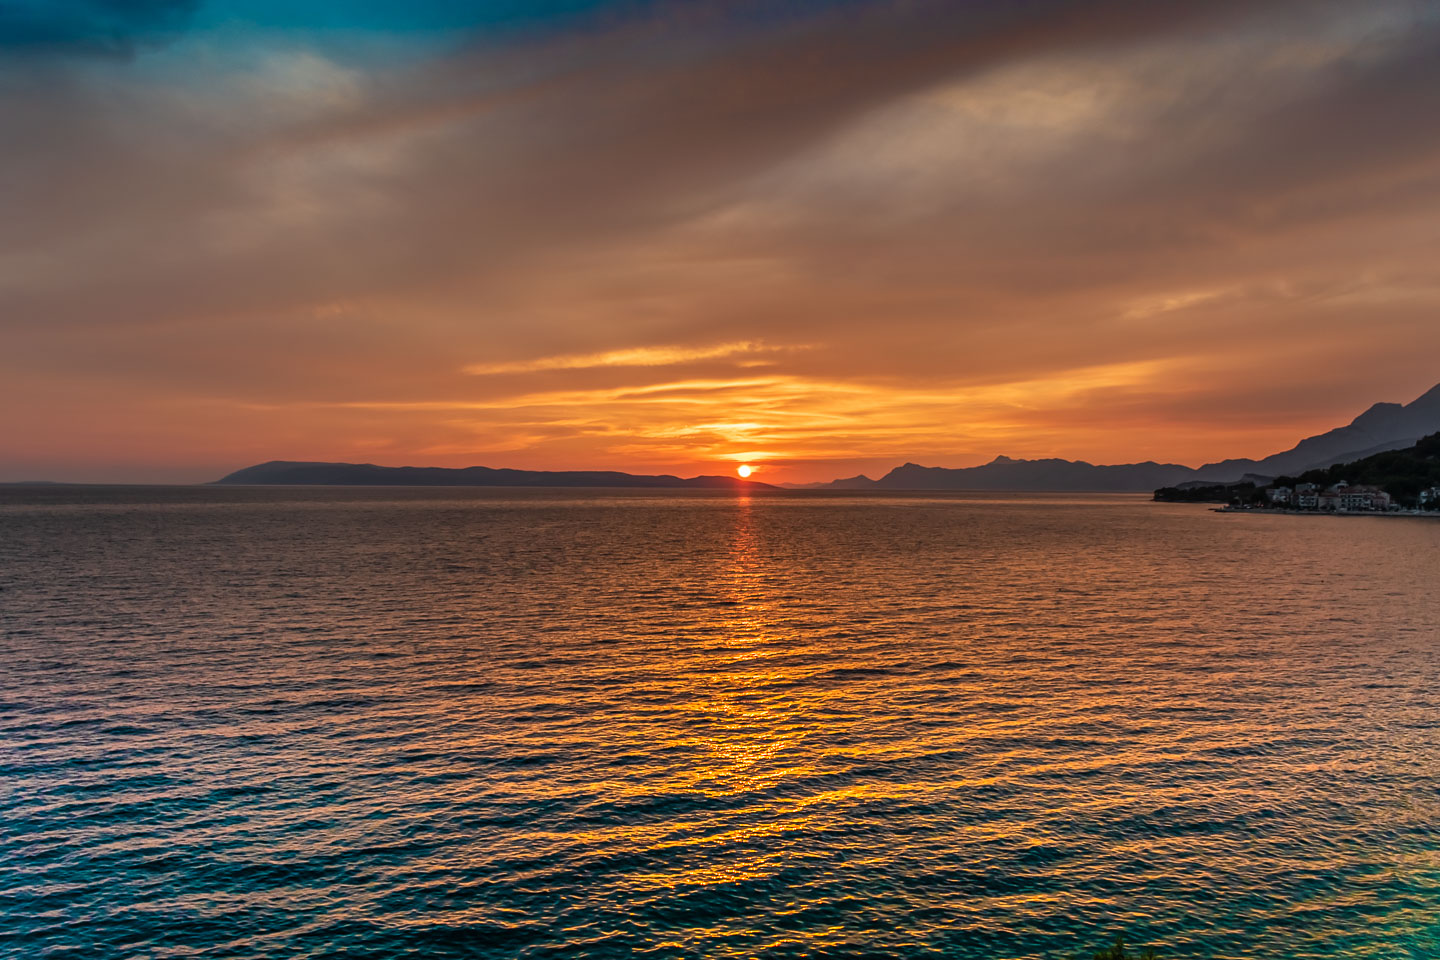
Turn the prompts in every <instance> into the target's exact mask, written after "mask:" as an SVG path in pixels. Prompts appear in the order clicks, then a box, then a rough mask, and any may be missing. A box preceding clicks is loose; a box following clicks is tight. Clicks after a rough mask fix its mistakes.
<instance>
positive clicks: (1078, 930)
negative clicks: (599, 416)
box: [0, 488, 1440, 960]
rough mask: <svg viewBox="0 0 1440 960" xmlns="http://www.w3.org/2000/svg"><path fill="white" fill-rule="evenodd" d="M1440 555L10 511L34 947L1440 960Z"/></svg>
mask: <svg viewBox="0 0 1440 960" xmlns="http://www.w3.org/2000/svg"><path fill="white" fill-rule="evenodd" d="M1437 581H1440V523H1437V522H1429V521H1425V520H1401V519H1384V518H1382V519H1373V518H1372V519H1362V518H1322V517H1313V518H1312V517H1284V516H1221V515H1217V514H1214V513H1211V512H1209V511H1207V510H1206V509H1204V508H1203V507H1195V506H1183V505H1161V504H1153V503H1149V502H1146V501H1144V500H1142V499H1140V498H1131V497H1089V498H1086V497H1068V498H1022V497H988V498H987V497H953V498H935V497H904V498H878V497H868V496H867V497H833V496H787V497H756V498H753V499H734V498H732V497H729V496H723V495H721V496H706V495H690V494H664V495H654V494H624V493H608V494H591V493H588V492H573V491H571V492H562V491H519V492H504V491H484V490H430V491H406V490H283V489H282V490H244V489H103V488H94V489H79V488H63V489H59V488H57V489H50V490H38V491H36V490H28V491H22V490H14V489H12V490H8V491H3V492H0V953H3V955H5V956H7V957H8V956H13V957H72V956H73V957H77V958H87V960H88V958H102V960H103V958H118V957H234V958H347V960H348V958H372V957H373V958H386V960H390V958H403V957H417V958H420V957H423V958H449V957H486V958H489V957H496V958H500V957H505V958H509V957H524V958H538V957H567V958H569V957H581V958H584V957H596V958H600V957H605V958H609V957H631V956H641V957H653V958H668V957H718V958H727V957H736V958H740V957H777V958H778V957H861V956H889V957H928V956H943V957H959V958H967V957H974V958H981V957H984V958H992V957H1032V956H1038V957H1057V958H1058V957H1073V956H1075V955H1077V954H1078V953H1080V952H1081V951H1082V950H1088V949H1093V948H1094V947H1096V946H1099V945H1100V944H1101V943H1102V942H1104V941H1106V940H1108V939H1109V938H1110V937H1111V936H1112V935H1113V934H1114V933H1115V932H1117V931H1125V932H1127V933H1128V934H1129V935H1130V937H1131V939H1132V940H1134V941H1139V942H1153V943H1159V944H1163V945H1165V946H1166V947H1167V950H1166V955H1167V956H1173V957H1211V956H1222V957H1251V958H1285V960H1300V958H1321V957H1324V958H1332V957H1346V958H1387V960H1390V958H1397V957H1401V958H1405V957H1413V958H1435V957H1437V956H1440V593H1437Z"/></svg>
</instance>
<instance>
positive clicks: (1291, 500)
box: [1223, 480, 1440, 515]
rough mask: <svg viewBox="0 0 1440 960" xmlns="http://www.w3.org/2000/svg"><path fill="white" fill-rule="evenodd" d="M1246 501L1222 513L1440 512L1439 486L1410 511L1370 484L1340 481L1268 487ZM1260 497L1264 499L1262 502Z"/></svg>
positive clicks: (1424, 493)
mask: <svg viewBox="0 0 1440 960" xmlns="http://www.w3.org/2000/svg"><path fill="white" fill-rule="evenodd" d="M1256 494H1257V496H1256V497H1255V498H1253V499H1251V500H1248V501H1239V500H1237V501H1232V502H1231V503H1230V504H1228V505H1226V506H1225V507H1224V508H1223V509H1224V510H1226V511H1232V510H1285V511H1297V512H1300V511H1303V512H1312V513H1404V514H1411V515H1413V514H1416V513H1430V512H1436V511H1440V486H1435V487H1428V488H1426V489H1424V490H1421V491H1420V493H1419V495H1418V497H1417V498H1416V505H1415V507H1413V508H1406V507H1404V506H1402V505H1401V504H1399V503H1397V502H1396V501H1395V499H1394V498H1393V497H1391V496H1390V494H1389V493H1386V492H1385V491H1384V490H1382V489H1381V488H1380V487H1377V486H1374V485H1372V484H1364V483H1349V482H1347V481H1344V480H1341V481H1339V482H1337V483H1334V484H1331V485H1330V486H1328V487H1322V486H1321V485H1319V484H1316V483H1297V484H1295V485H1294V486H1293V487H1292V486H1282V485H1277V486H1271V487H1265V488H1263V489H1261V490H1259V491H1256ZM1262 497H1263V499H1262Z"/></svg>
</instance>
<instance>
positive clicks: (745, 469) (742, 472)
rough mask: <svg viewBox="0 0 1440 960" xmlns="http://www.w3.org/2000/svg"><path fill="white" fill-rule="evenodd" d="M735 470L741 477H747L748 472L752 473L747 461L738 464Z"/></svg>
mask: <svg viewBox="0 0 1440 960" xmlns="http://www.w3.org/2000/svg"><path fill="white" fill-rule="evenodd" d="M735 472H736V473H738V474H740V476H741V477H748V476H750V474H751V473H753V472H754V471H752V470H751V469H750V464H748V463H742V464H740V468H739V469H738V470H736V471H735Z"/></svg>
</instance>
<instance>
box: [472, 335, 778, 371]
mask: <svg viewBox="0 0 1440 960" xmlns="http://www.w3.org/2000/svg"><path fill="white" fill-rule="evenodd" d="M789 349H791V350H793V349H796V348H793V347H792V348H789ZM776 352H777V351H776V350H775V349H774V348H771V347H767V346H765V344H763V343H752V342H750V341H748V340H747V341H740V342H738V343H720V344H715V345H714V346H708V347H683V346H667V347H627V348H624V349H621V350H607V351H604V352H603V353H584V354H569V355H565V356H558V357H540V358H538V359H535V360H518V361H511V362H508V363H472V364H470V365H468V366H466V367H465V372H466V373H468V374H470V375H471V376H494V375H497V374H504V373H535V372H538V371H542V370H588V369H592V368H595V367H669V366H675V365H676V364H681V363H693V362H694V361H696V360H714V359H718V358H729V357H737V356H744V357H746V358H747V359H746V361H745V365H746V366H753V365H756V364H758V363H763V362H764V360H763V359H761V358H763V357H766V356H770V355H773V354H775V353H776Z"/></svg>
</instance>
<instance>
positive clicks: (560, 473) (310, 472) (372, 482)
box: [213, 460, 779, 490]
mask: <svg viewBox="0 0 1440 960" xmlns="http://www.w3.org/2000/svg"><path fill="white" fill-rule="evenodd" d="M213 483H214V484H215V485H225V486H231V485H259V486H416V487H440V486H446V487H449V486H457V487H613V488H641V489H672V490H727V489H730V490H778V489H779V488H778V487H775V486H773V485H771V484H768V483H762V482H761V481H759V480H741V479H740V478H739V477H716V476H700V477H688V478H686V477H677V476H673V475H671V474H633V473H622V472H620V471H618V470H513V469H509V468H494V467H382V466H379V465H377V464H373V463H341V462H329V461H312V460H269V461H266V462H265V463H257V464H255V465H254V466H250V467H244V468H242V469H240V470H236V471H235V472H233V473H229V474H226V475H225V476H223V477H221V478H220V479H219V480H216V481H213Z"/></svg>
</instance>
